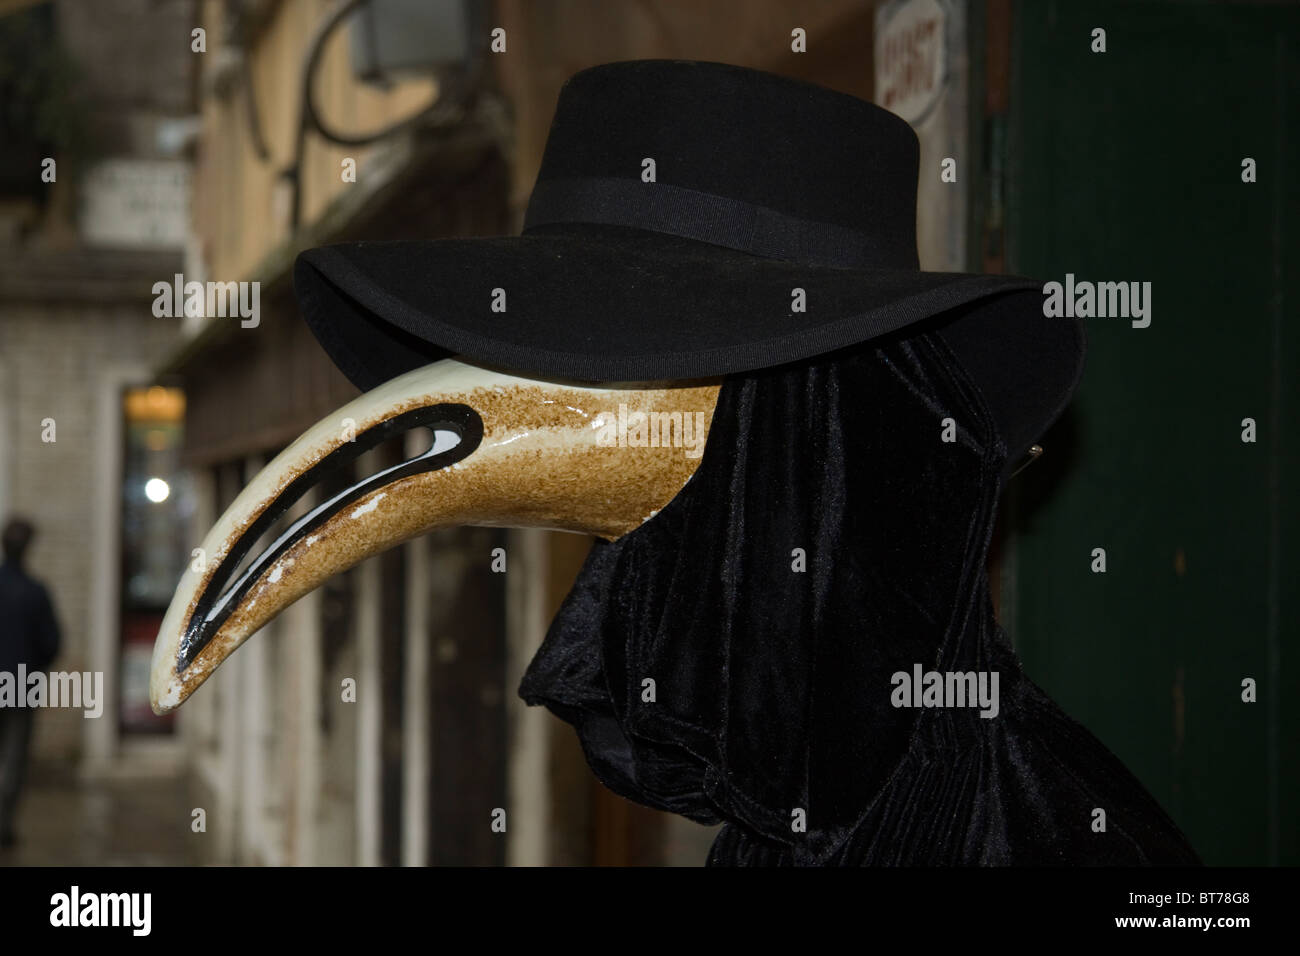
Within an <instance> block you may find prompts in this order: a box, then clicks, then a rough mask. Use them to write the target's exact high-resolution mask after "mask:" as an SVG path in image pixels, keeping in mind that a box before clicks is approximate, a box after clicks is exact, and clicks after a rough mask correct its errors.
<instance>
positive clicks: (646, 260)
mask: <svg viewBox="0 0 1300 956" xmlns="http://www.w3.org/2000/svg"><path fill="white" fill-rule="evenodd" d="M918 153H919V148H918V142H917V138H916V135H915V133H914V132H913V131H912V129H911V127H910V126H908V124H907V123H906V122H905V121H904V120H902V119H900V118H899V117H897V116H895V115H894V114H892V113H890V112H888V111H887V110H884V109H881V108H880V107H877V106H875V105H873V104H871V103H868V102H865V101H863V100H859V99H857V98H855V97H852V96H848V95H846V94H843V93H838V92H835V91H832V90H827V89H823V88H821V87H817V86H813V85H810V84H806V83H803V82H799V81H796V80H791V79H788V78H785V77H780V76H775V75H773V74H769V73H764V72H760V71H756V70H750V69H746V68H742V67H736V66H729V65H725V64H719V63H696V62H686V61H665V60H642V61H631V62H622V63H611V64H607V65H604V66H598V67H594V68H591V69H588V70H584V71H582V72H580V73H578V74H576V75H575V76H573V77H572V78H571V79H569V81H568V82H567V83H566V84H565V85H564V87H563V88H562V90H561V91H560V95H559V100H558V103H557V105H556V111H555V117H554V119H553V121H552V124H551V130H550V136H549V138H548V140H547V143H546V150H545V154H544V155H543V157H542V164H541V170H540V172H539V174H538V177H537V184H536V186H535V188H534V190H533V193H532V196H531V198H530V201H529V204H528V210H527V214H526V216H525V220H524V228H523V234H522V235H520V236H511V237H493V238H472V239H429V240H404V241H395V242H354V243H347V244H341V245H333V246H326V247H322V248H318V249H312V250H309V251H307V252H304V253H302V255H300V256H299V258H298V261H297V263H296V265H295V287H296V290H297V293H298V296H299V300H300V302H301V304H302V307H303V310H304V313H305V316H306V319H307V321H308V322H309V323H310V325H311V328H312V330H313V331H314V332H315V334H316V336H317V338H318V339H319V340H320V342H321V344H322V345H323V346H324V348H325V349H326V351H327V352H328V353H329V354H330V357H331V358H332V359H333V360H334V362H335V363H336V364H337V365H338V366H339V367H340V368H341V369H342V370H343V372H344V373H345V374H346V375H347V376H348V377H349V378H350V379H351V380H352V382H353V383H355V384H356V385H357V386H358V387H359V388H361V389H363V390H366V389H369V388H372V387H373V386H375V385H378V384H379V383H381V382H383V381H385V380H387V379H389V378H391V377H393V376H395V375H398V374H400V373H402V372H405V371H409V370H410V369H413V368H416V367H418V366H420V365H424V364H427V363H429V362H432V361H436V360H437V359H440V358H444V357H447V356H448V355H452V354H456V355H460V356H462V357H465V358H467V359H469V360H472V361H476V362H479V363H483V364H489V365H495V366H499V367H502V368H505V369H507V370H510V371H514V372H518V373H521V374H524V375H532V376H536V377H542V378H559V379H570V380H579V381H602V382H648V381H663V380H683V379H698V378H706V377H712V376H719V375H726V374H731V373H737V372H746V371H752V370H755V369H760V368H766V367H770V366H775V365H782V364H785V363H788V362H793V361H798V360H801V359H806V358H809V357H812V356H816V355H820V354H823V353H828V352H832V351H835V350H839V349H844V348H848V347H851V346H855V345H858V344H860V343H863V342H867V341H870V340H873V339H877V338H879V337H882V336H886V335H889V334H891V333H897V332H899V330H907V331H908V332H910V331H911V330H912V329H914V328H915V329H917V330H918V331H919V330H922V329H933V330H935V331H938V332H939V333H940V335H941V337H942V338H943V339H944V340H945V341H946V343H947V345H948V346H949V347H950V348H951V349H952V350H953V351H954V352H955V353H956V354H957V356H958V358H959V359H960V360H961V361H962V363H963V365H964V366H965V368H966V369H967V371H968V372H969V373H970V375H971V377H972V378H973V379H974V380H975V382H976V383H977V384H978V386H979V387H980V389H981V391H982V392H983V394H984V398H985V399H986V401H987V403H988V405H989V407H990V409H991V411H992V412H993V414H994V417H995V419H996V420H997V422H998V424H999V428H1000V431H1001V435H1002V438H1003V440H1004V441H1005V443H1006V445H1007V448H1008V452H1009V455H1010V456H1011V457H1012V458H1014V457H1015V456H1017V455H1018V454H1019V453H1021V452H1023V450H1024V449H1025V448H1026V447H1027V446H1028V445H1029V444H1030V443H1031V442H1033V441H1034V440H1036V439H1037V438H1038V437H1039V435H1040V434H1041V433H1042V431H1043V430H1044V429H1045V428H1046V427H1047V426H1048V425H1049V424H1050V423H1051V422H1052V420H1053V419H1055V417H1056V416H1057V415H1058V414H1059V412H1060V411H1061V409H1062V408H1063V407H1064V405H1065V403H1066V402H1067V401H1068V399H1069V397H1070V394H1071V393H1072V392H1073V390H1074V387H1075V385H1076V384H1077V382H1078V378H1079V375H1080V372H1081V369H1082V360H1083V352H1084V340H1083V331H1082V327H1081V325H1080V324H1079V323H1078V322H1077V321H1076V320H1072V319H1063V318H1049V317H1045V316H1044V315H1043V310H1042V302H1043V297H1042V284H1041V283H1040V282H1037V281H1034V280H1030V279H1025V278H1020V277H1014V276H1000V275H974V274H966V273H946V272H923V271H921V270H920V266H919V261H918V258H917V247H916V195H917V176H918ZM926 174H927V175H936V176H937V175H939V170H938V169H937V168H936V169H934V170H930V171H928V172H927V173H926ZM961 225H962V224H956V225H955V227H956V228H960V227H961ZM800 290H801V291H800Z"/></svg>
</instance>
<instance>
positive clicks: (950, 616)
mask: <svg viewBox="0 0 1300 956" xmlns="http://www.w3.org/2000/svg"><path fill="white" fill-rule="evenodd" d="M945 419H952V423H953V424H954V425H955V441H944V440H943V437H944V435H943V433H944V428H945ZM950 431H953V429H951V428H950ZM1006 458H1007V450H1006V445H1005V444H1004V442H1003V441H1002V439H1001V438H999V437H998V436H997V434H996V433H995V430H994V428H993V425H992V418H991V415H990V411H989V408H988V406H987V405H986V404H985V400H984V398H983V397H982V396H981V394H980V393H979V392H978V391H977V389H976V387H975V386H974V385H973V384H972V380H971V379H970V378H969V377H968V375H967V373H966V371H965V370H964V369H963V368H962V366H961V365H960V364H959V363H958V362H957V360H956V359H955V358H954V353H953V352H952V351H951V349H950V348H949V346H948V344H947V343H946V342H945V340H944V339H943V338H942V337H941V336H940V335H939V334H937V333H935V332H934V331H925V332H921V333H920V334H916V333H913V334H910V335H909V336H908V337H906V338H894V339H890V340H881V341H877V342H875V343H873V344H872V345H869V346H861V347H858V348H856V349H855V350H853V351H851V352H841V353H837V354H834V355H828V356H823V357H820V358H817V359H812V360H807V361H804V362H800V363H798V364H795V365H788V366H783V367H780V368H775V369H768V370H763V371H758V372H750V373H745V374H738V375H734V376H732V377H730V378H728V379H726V380H725V382H724V384H723V387H722V389H721V393H720V396H719V400H718V405H717V409H716V412H715V414H714V418H713V424H712V428H711V431H710V434H709V439H708V443H707V446H706V448H705V452H704V456H703V458H702V460H701V463H700V467H699V469H698V470H697V471H696V473H695V475H694V476H693V477H692V478H691V480H690V482H689V483H688V484H687V486H686V488H685V489H683V491H682V492H681V493H680V494H679V495H678V496H677V497H676V498H674V499H673V501H672V502H671V503H670V504H669V505H668V506H667V507H666V508H664V509H663V510H662V511H661V512H660V513H659V514H657V515H656V516H655V517H653V518H652V519H651V520H649V521H648V522H646V523H645V524H644V525H642V526H641V527H640V528H638V529H637V530H636V531H634V532H632V533H630V534H628V535H625V536H624V537H622V538H620V539H618V540H617V541H614V542H597V543H596V545H595V546H594V547H593V550H592V552H591V554H590V556H589V557H588V560H587V562H586V565H585V567H584V568H583V570H582V572H581V575H580V576H579V578H578V581H577V583H576V585H575V587H574V588H573V590H572V592H571V593H570V595H569V596H568V598H567V599H566V601H565V603H564V605H563V607H562V608H561V610H560V612H559V614H558V616H557V617H556V619H555V621H554V622H553V624H552V626H551V628H550V631H549V633H548V635H547V638H546V640H545V642H544V643H543V646H542V647H541V649H540V650H539V652H538V654H537V656H536V657H535V659H534V660H533V662H532V664H531V666H530V667H529V669H528V671H527V673H526V674H525V676H524V679H523V682H522V685H521V687H520V694H521V696H522V697H523V698H524V699H525V700H526V701H528V703H530V704H543V705H545V706H547V707H548V708H549V709H550V710H552V711H553V712H554V713H555V714H557V715H558V716H560V717H561V718H563V719H564V720H566V721H569V722H571V723H572V724H573V725H574V726H575V728H576V729H577V732H578V734H579V736H580V738H581V741H582V745H583V748H584V751H585V753H586V756H587V759H588V761H589V763H590V765H591V767H592V769H593V770H594V772H595V773H596V775H597V776H598V777H599V778H600V780H601V781H602V782H603V783H604V784H606V785H607V786H608V787H610V788H611V789H612V790H614V791H616V792H617V793H620V794H622V795H623V796H625V797H627V798H629V799H632V800H635V801H637V802H639V803H643V804H646V805H649V806H651V807H656V808H659V809H663V810H669V811H673V812H676V813H680V814H683V815H685V816H687V817H689V818H691V819H693V820H697V821H700V822H702V823H717V822H724V823H725V824H726V826H724V827H723V829H722V830H721V832H720V834H719V836H718V838H717V840H716V842H715V843H714V846H713V849H712V851H711V853H710V857H709V863H710V864H713V865H719V864H764V865H871V864H886V865H891V864H892V865H898V864H1149V863H1195V862H1197V858H1196V854H1195V853H1194V851H1193V850H1192V849H1191V847H1190V846H1189V845H1188V843H1187V841H1186V839H1185V838H1184V837H1183V835H1182V834H1181V833H1180V832H1179V830H1178V828H1177V827H1176V826H1175V825H1174V823H1173V822H1172V821H1171V820H1170V819H1169V817H1168V816H1167V815H1166V814H1165V813H1164V811H1163V810H1162V809H1161V808H1160V807H1159V806H1158V805H1157V804H1156V802H1155V801H1154V800H1153V799H1152V798H1151V796H1150V795H1149V794H1147V792H1146V791H1145V790H1144V789H1143V787H1142V785H1141V784H1140V783H1139V782H1138V781H1137V779H1136V778H1134V777H1133V776H1132V775H1131V774H1130V773H1129V772H1128V771H1127V770H1126V769H1125V768H1124V766H1123V765H1122V764H1121V763H1120V762H1119V760H1118V759H1117V758H1116V757H1115V756H1114V755H1113V754H1111V753H1110V752H1109V751H1108V750H1107V749H1106V748H1105V747H1104V746H1103V745H1102V744H1101V743H1100V742H1099V741H1098V740H1097V739H1096V738H1095V737H1093V736H1092V735H1091V734H1090V733H1089V732H1088V731H1086V730H1084V729H1083V727H1082V726H1080V725H1079V724H1078V723H1076V722H1075V721H1073V720H1072V719H1070V718H1069V717H1068V716H1066V715H1065V714H1064V713H1063V712H1062V711H1061V710H1060V709H1059V708H1058V707H1057V706H1056V705H1055V704H1054V703H1053V702H1052V701H1051V700H1050V699H1049V698H1047V696H1046V695H1045V694H1044V693H1043V692H1042V691H1041V690H1040V689H1039V688H1038V687H1036V686H1035V685H1034V684H1033V683H1032V682H1031V681H1029V680H1028V679H1027V678H1026V677H1025V676H1024V674H1023V673H1022V672H1021V668H1020V663H1019V661H1018V660H1017V658H1016V656H1015V654H1014V652H1013V651H1012V649H1011V648H1010V646H1009V644H1008V642H1007V639H1006V637H1005V635H1004V634H1003V632H1002V631H1001V629H1000V628H999V626H998V624H997V622H996V620H995V618H994V615H993V609H992V604H991V602H990V596H989V587H988V581H987V576H986V572H985V562H986V557H987V551H988V547H989V541H990V535H991V530H992V525H993V519H994V514H995V509H996V506H997V502H998V496H999V492H1000V488H1001V479H1000V476H1001V475H1002V474H1003V473H1004V464H1005V460H1006ZM797 549H801V550H797ZM801 553H802V555H803V556H804V559H803V560H804V561H805V562H806V565H805V569H804V570H796V568H797V567H798V566H799V562H800V554H801ZM917 665H920V666H921V668H922V669H923V670H924V671H931V670H936V671H941V672H948V671H953V672H958V671H960V672H969V671H976V672H981V671H982V672H994V671H995V672H997V674H998V681H999V683H998V712H997V714H996V716H993V717H982V716H980V710H979V708H976V707H967V708H960V707H937V708H936V707H930V708H926V707H922V708H910V707H896V706H894V703H893V702H891V699H896V698H897V695H896V694H895V686H894V683H893V680H892V677H893V675H894V674H896V673H898V672H904V673H907V674H909V675H910V674H912V673H913V672H914V668H915V667H916V666H917ZM647 680H650V681H653V688H654V693H653V700H650V699H647V698H648V697H650V694H649V693H648V691H647V687H649V686H650V685H648V684H646V683H645V682H646V681H647ZM1098 808H1100V809H1102V810H1104V811H1105V820H1106V828H1105V832H1094V826H1093V821H1094V811H1095V810H1096V809H1098ZM799 811H802V814H800V813H799ZM801 817H802V819H804V820H805V821H806V831H804V830H802V829H800V828H798V827H797V826H796V825H795V823H796V821H797V820H799V819H800V818H801Z"/></svg>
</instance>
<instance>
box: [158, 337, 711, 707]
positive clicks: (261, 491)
mask: <svg viewBox="0 0 1300 956" xmlns="http://www.w3.org/2000/svg"><path fill="white" fill-rule="evenodd" d="M717 394H718V385H717V384H709V385H697V386H688V387H680V388H584V387H580V386H574V385H568V384H564V385H559V384H554V383H548V382H542V381H536V380H532V379H526V378H516V377H514V376H511V375H506V374H503V373H500V372H494V371H489V370H486V369H482V368H478V367H475V366H470V365H465V364H463V363H460V362H457V361H454V360H447V361H443V362H436V363H434V364H432V365H428V366H426V367H424V368H421V369H417V370H415V371H413V372H409V373H407V374H406V375H402V376H400V377H398V378H395V379H393V380H391V381H389V382H387V383H385V384H384V385H382V386H380V387H379V388H376V389H374V390H372V391H370V392H367V393H366V394H364V395H362V396H361V397H359V398H357V399H356V400H354V401H352V402H350V403H349V404H348V405H346V406H344V407H343V408H341V409H339V410H338V411H337V412H335V413H334V414H333V415H330V416H328V417H327V418H325V419H323V420H322V421H320V422H318V423H317V424H316V425H314V426H313V427H312V428H310V429H308V431H307V432H306V433H304V434H303V435H302V436H301V437H300V438H298V439H297V440H296V441H295V442H294V443H293V444H292V445H290V446H289V447H288V448H286V449H285V450H284V451H283V452H281V453H280V454H279V455H277V456H276V457H275V459H274V460H273V461H272V462H271V463H270V464H268V465H267V466H266V468H264V469H263V470H262V471H261V472H260V473H259V474H258V475H257V476H256V477H255V478H254V479H253V481H252V482H251V483H250V484H249V485H248V487H247V488H245V489H244V490H243V491H242V492H241V493H240V495H239V496H238V497H237V498H236V499H235V501H234V503H233V504H231V506H230V508H229V509H227V511H226V513H225V514H224V515H222V516H221V519H220V520H219V521H218V522H217V523H216V526H215V527H213V528H212V530H211V531H210V532H209V533H208V535H207V537H206V538H205V539H204V541H203V545H202V548H201V550H200V552H199V555H200V558H199V560H197V561H196V562H195V563H194V564H192V565H191V566H190V568H189V569H188V570H187V571H186V572H185V574H184V576H183V577H182V578H181V581H180V584H179V585H178V586H177V588H176V593H175V595H174V596H173V598H172V602H171V605H170V607H168V609H167V614H166V616H165V617H164V619H163V624H162V628H161V630H160V631H159V633H158V639H157V641H156V643H155V645H154V653H153V666H152V673H151V679H150V687H149V691H150V699H151V702H152V704H153V709H154V712H155V713H158V714H163V713H167V712H168V711H171V710H174V709H175V708H177V707H179V706H180V705H181V703H182V702H183V701H185V699H186V698H187V697H189V695H190V694H191V693H193V692H194V690H195V688H197V687H198V686H199V685H200V684H202V683H203V681H204V680H206V679H207V677H208V676H209V675H210V674H211V673H212V672H213V671H214V670H215V669H216V668H217V666H218V665H219V664H220V663H221V662H222V661H223V660H225V659H226V658H227V657H228V656H230V654H231V653H232V652H233V651H234V650H235V648H237V647H238V646H239V645H240V644H242V643H243V642H244V641H245V640H247V639H248V638H249V637H250V636H252V635H253V634H254V633H256V632H257V630H258V629H259V628H261V627H262V626H263V625H265V624H266V623H267V622H268V621H270V620H271V619H272V618H274V617H275V616H276V615H277V614H279V613H280V612H281V611H283V610H284V609H285V608H286V607H288V606H289V605H290V604H292V603H293V602H294V601H296V600H297V599H298V598H300V597H302V596H303V595H304V594H307V593H308V592H309V591H311V590H313V589H314V588H316V587H317V586H319V585H320V584H321V583H323V582H324V581H325V580H326V579H327V578H329V577H331V576H332V575H335V574H338V573H340V572H342V571H346V570H347V569H348V568H350V567H352V566H353V565H355V564H357V563H358V562H360V561H362V560H364V559H365V558H367V557H370V556H371V555H374V554H377V553H379V552H380V551H383V550H386V549H387V548H390V547H392V546H394V545H396V544H399V543H401V542H402V541H406V540H408V539H410V538H413V537H415V536H417V535H420V534H423V533H425V532H427V531H430V530H432V529H434V528H439V527H448V526H453V525H493V526H498V527H537V528H552V529H556V530H564V531H578V532H583V533H587V534H595V535H600V536H602V537H606V538H616V537H618V536H620V535H622V534H625V533H626V532H628V531H630V530H632V529H633V528H636V527H637V526H639V525H640V524H641V523H642V522H643V521H645V520H646V519H647V518H649V517H651V516H653V515H654V513H655V512H656V511H658V510H659V509H661V508H662V507H664V505H666V504H667V503H668V502H669V501H670V500H671V499H672V498H673V497H674V496H675V495H676V494H677V493H678V492H679V491H680V490H681V489H682V487H683V486H684V485H685V484H686V482H687V481H688V480H689V479H690V476H691V475H692V474H693V473H694V471H695V468H696V466H697V465H698V463H699V459H700V455H701V454H702V453H703V448H704V442H705V439H706V437H707V429H708V426H709V423H710V422H711V421H712V416H713V408H714V405H715V403H716V400H717ZM629 422H634V423H636V427H635V429H634V428H633V427H631V426H629V424H628V423H629ZM413 429H423V430H425V431H426V432H431V433H432V442H431V444H430V446H429V449H428V451H426V452H424V453H422V454H419V455H415V456H414V457H411V458H409V459H407V460H405V461H403V462H402V463H400V464H398V465H395V466H393V467H390V468H387V469H385V470H383V471H380V472H378V473H377V474H374V475H370V476H368V477H363V478H360V479H356V480H351V481H350V483H348V484H347V487H346V488H345V490H344V491H342V492H338V493H336V494H333V495H331V496H330V497H328V498H327V499H326V500H323V501H320V502H319V503H316V504H315V505H314V506H313V507H309V508H306V509H305V510H303V509H302V508H300V509H298V510H299V511H300V512H302V513H301V514H299V515H298V516H297V517H296V518H294V519H293V520H290V518H289V514H290V509H291V508H293V506H294V505H295V504H297V503H298V502H299V501H302V500H303V499H304V498H305V497H306V496H307V495H308V494H309V493H310V492H312V491H313V489H318V488H319V486H320V485H321V482H322V481H324V480H325V479H326V478H328V477H329V476H330V475H332V474H337V473H338V472H340V471H341V470H346V473H347V474H348V475H349V476H351V475H352V469H353V468H354V467H355V462H356V460H357V459H358V458H359V457H360V456H361V455H362V454H363V453H364V452H366V451H368V450H370V449H372V448H374V447H376V446H377V445H379V444H380V443H382V442H384V441H386V440H388V439H391V438H394V437H396V436H399V435H401V434H403V433H406V432H409V431H411V430H413ZM648 438H649V439H657V440H655V441H653V444H652V443H651V441H650V440H646V439H648ZM638 439H640V440H638ZM331 487H337V485H336V484H335V485H332V486H331ZM267 540H269V541H270V543H269V544H268V545H265V546H263V547H262V548H261V549H260V553H256V554H255V553H254V548H255V546H257V545H258V542H259V541H267Z"/></svg>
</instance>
